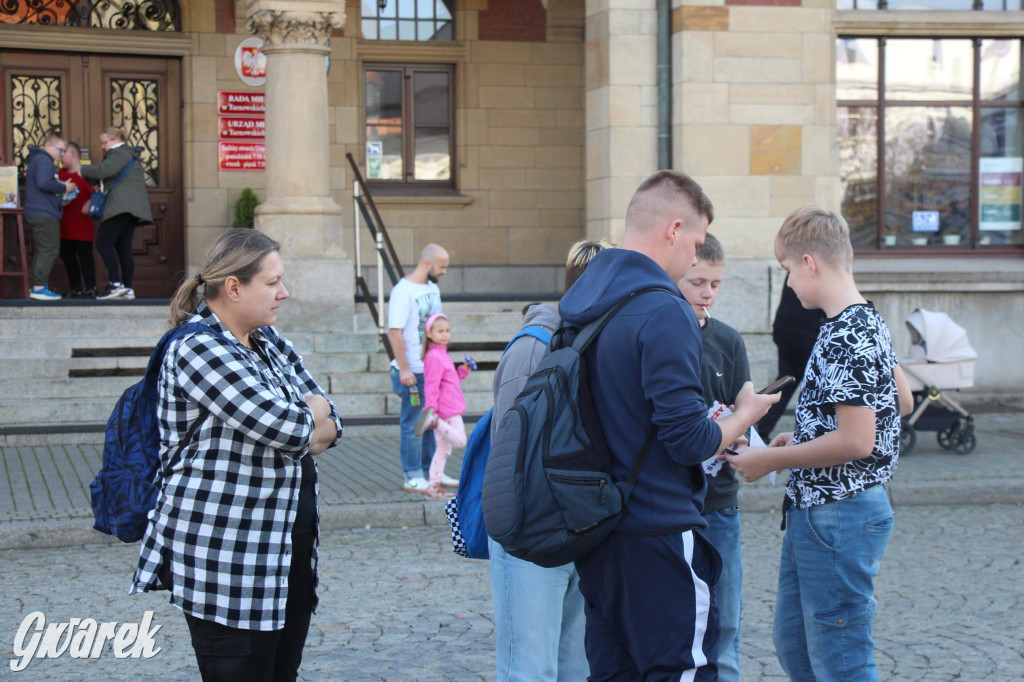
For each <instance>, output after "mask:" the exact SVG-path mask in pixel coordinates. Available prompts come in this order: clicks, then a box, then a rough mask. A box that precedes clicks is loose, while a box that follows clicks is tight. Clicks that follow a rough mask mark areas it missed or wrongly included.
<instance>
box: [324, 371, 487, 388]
mask: <svg viewBox="0 0 1024 682" xmlns="http://www.w3.org/2000/svg"><path fill="white" fill-rule="evenodd" d="M327 378H328V382H329V385H330V389H329V390H328V392H330V393H387V392H391V374H390V372H360V373H348V374H337V373H331V374H328V375H327ZM317 380H318V381H320V379H319V378H317ZM493 383H494V372H493V371H486V370H480V371H476V372H472V373H470V375H469V376H468V377H466V379H465V380H464V381H463V382H462V391H463V393H466V392H470V391H489V390H491V386H492V385H493Z"/></svg>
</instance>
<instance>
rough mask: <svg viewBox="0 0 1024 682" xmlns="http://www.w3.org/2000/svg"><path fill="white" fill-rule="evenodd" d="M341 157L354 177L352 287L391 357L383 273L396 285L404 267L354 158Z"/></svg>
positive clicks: (346, 155) (390, 357)
mask: <svg viewBox="0 0 1024 682" xmlns="http://www.w3.org/2000/svg"><path fill="white" fill-rule="evenodd" d="M345 158H347V159H348V163H349V165H350V166H351V167H352V173H353V175H354V176H355V180H354V181H353V182H352V203H353V212H354V213H355V223H354V224H355V238H356V245H355V246H356V288H357V289H358V290H359V292H360V293H361V294H362V295H363V300H365V301H366V305H367V307H368V308H369V309H370V314H371V315H372V316H373V321H374V323H375V324H376V325H377V334H378V335H379V336H380V341H381V343H382V344H384V350H385V351H387V354H388V358H389V359H391V360H394V359H395V354H394V351H392V350H391V340H390V339H389V338H388V330H387V327H386V325H385V321H384V319H383V315H384V273H385V272H387V274H388V277H389V278H390V279H391V286H394V285H396V284H398V280H400V279H401V278H403V277H405V270H403V269H402V263H401V262H400V261H399V260H398V254H397V253H395V247H394V245H393V244H392V243H391V238H390V237H388V230H387V228H386V227H384V221H383V220H382V219H381V217H380V213H379V212H378V211H377V205H376V204H375V203H374V202H373V196H372V195H371V194H370V189H369V187H367V186H366V181H365V180H363V174H362V173H360V172H359V166H357V165H356V160H355V158H354V157H353V156H352V154H345ZM364 221H365V223H366V229H368V230H369V231H370V236H371V237H372V238H373V243H374V248H376V250H377V303H376V305H374V302H373V295H372V294H371V293H370V287H369V285H367V283H366V280H365V279H364V278H363V262H362V252H361V248H360V240H359V233H360V228H361V226H362V223H363V222H364Z"/></svg>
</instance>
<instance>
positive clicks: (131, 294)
mask: <svg viewBox="0 0 1024 682" xmlns="http://www.w3.org/2000/svg"><path fill="white" fill-rule="evenodd" d="M121 298H123V299H125V300H126V301H131V300H134V299H135V289H132V288H131V287H125V289H124V293H123V294H121Z"/></svg>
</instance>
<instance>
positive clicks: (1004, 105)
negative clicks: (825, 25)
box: [835, 30, 1024, 256]
mask: <svg viewBox="0 0 1024 682" xmlns="http://www.w3.org/2000/svg"><path fill="white" fill-rule="evenodd" d="M908 39H909V40H970V41H971V45H972V55H973V60H974V61H973V64H972V70H971V73H972V86H971V87H972V92H971V98H970V99H961V100H939V99H935V100H897V99H887V98H886V79H885V67H886V59H887V51H886V49H885V48H886V45H887V43H888V42H889V41H891V40H908ZM839 40H876V41H877V42H878V71H877V80H876V93H875V98H874V99H860V100H855V99H839V98H838V96H837V97H836V101H835V102H836V112H837V113H838V112H839V110H840V109H873V110H874V111H875V113H876V131H875V144H876V148H875V155H876V158H875V169H876V180H875V192H876V196H877V199H876V206H875V245H874V248H864V247H857V248H856V252H857V253H864V254H872V255H890V254H893V255H899V256H906V255H924V256H934V255H936V253H937V252H936V249H939V251H938V252H940V253H942V254H943V255H951V254H957V253H962V254H970V255H972V256H973V255H980V254H984V255H986V256H987V255H1004V256H1005V255H1008V254H1013V255H1020V254H1021V253H1024V243H1021V244H995V245H990V244H981V243H980V239H981V237H982V235H981V231H980V230H979V224H980V214H979V203H978V202H979V201H980V198H981V196H980V194H981V192H980V187H979V181H980V162H979V159H980V158H981V126H980V125H979V122H980V115H981V111H982V109H1011V108H1016V109H1018V110H1019V111H1020V112H1021V115H1022V116H1024V94H1020V95H1019V99H1016V100H1009V101H1005V100H984V99H982V98H981V46H982V41H984V40H1014V41H1017V42H1018V43H1019V44H1020V46H1021V48H1020V49H1021V53H1022V54H1024V38H1022V37H1021V36H1020V35H989V34H985V35H969V36H965V35H950V34H945V33H943V34H941V35H917V34H913V35H908V34H900V35H878V34H875V35H864V34H857V33H846V32H843V31H841V30H840V31H838V32H837V34H836V41H839ZM1020 79H1021V84H1024V71H1022V73H1021V74H1020ZM836 86H837V88H838V82H837V83H836ZM911 107H930V108H941V107H960V108H968V109H970V111H971V155H970V164H971V165H970V187H969V188H968V190H969V193H968V197H969V201H970V222H969V234H968V239H967V243H966V244H963V243H961V244H959V245H957V246H946V245H940V244H928V245H924V246H905V245H895V246H885V244H884V239H883V238H884V236H885V230H886V208H887V204H888V196H887V193H886V189H887V188H886V167H885V166H886V158H885V151H886V144H885V142H886V139H885V133H886V128H885V114H886V110H887V109H889V108H911ZM837 138H838V130H837ZM840 163H841V161H840ZM840 170H841V169H840ZM1022 202H1024V199H1022ZM1021 230H1022V231H1024V217H1022V225H1021Z"/></svg>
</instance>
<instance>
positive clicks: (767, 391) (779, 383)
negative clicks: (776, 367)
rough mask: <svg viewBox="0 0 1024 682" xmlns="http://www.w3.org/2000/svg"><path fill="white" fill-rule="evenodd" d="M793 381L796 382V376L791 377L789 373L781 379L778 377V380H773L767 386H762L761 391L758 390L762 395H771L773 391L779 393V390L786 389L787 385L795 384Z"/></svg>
mask: <svg viewBox="0 0 1024 682" xmlns="http://www.w3.org/2000/svg"><path fill="white" fill-rule="evenodd" d="M793 383H796V379H795V378H794V377H791V376H788V375H787V376H784V377H782V378H780V379H777V380H776V381H773V382H772V383H770V384H768V385H767V386H765V387H764V388H762V389H761V390H760V391H758V393H760V394H762V395H771V394H772V393H778V392H779V391H781V390H782V389H784V388H785V387H786V386H789V385H790V384H793Z"/></svg>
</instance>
